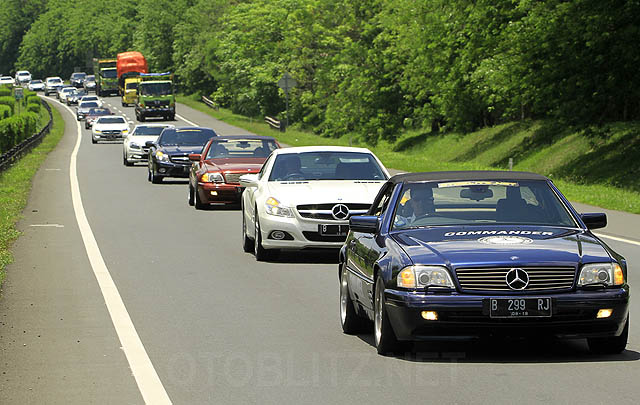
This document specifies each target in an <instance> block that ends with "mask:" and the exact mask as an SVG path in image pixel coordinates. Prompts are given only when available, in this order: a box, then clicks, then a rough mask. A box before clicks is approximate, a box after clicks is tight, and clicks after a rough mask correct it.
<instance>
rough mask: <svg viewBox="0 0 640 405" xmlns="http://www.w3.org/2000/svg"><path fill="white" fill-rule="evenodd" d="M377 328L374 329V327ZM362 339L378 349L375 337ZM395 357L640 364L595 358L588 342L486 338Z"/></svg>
mask: <svg viewBox="0 0 640 405" xmlns="http://www.w3.org/2000/svg"><path fill="white" fill-rule="evenodd" d="M372 328H373V326H372ZM358 337H359V338H360V339H361V340H362V341H363V342H366V343H367V344H369V345H370V346H371V347H373V348H374V350H375V346H374V340H373V334H361V335H358ZM406 350H407V351H406V352H405V353H402V354H394V355H392V356H391V357H395V358H396V359H399V360H404V361H408V362H417V363H456V362H458V363H514V364H515V363H591V362H593V363H597V362H626V361H638V360H640V353H638V352H636V351H634V350H625V351H624V352H622V353H620V354H615V355H594V354H591V353H590V352H589V349H588V347H587V342H586V340H585V339H573V340H567V339H555V338H535V339H534V338H520V339H518V338H483V339H478V340H471V341H456V342H452V341H447V342H441V341H434V342H416V343H413V344H409V345H408V346H407V349H406Z"/></svg>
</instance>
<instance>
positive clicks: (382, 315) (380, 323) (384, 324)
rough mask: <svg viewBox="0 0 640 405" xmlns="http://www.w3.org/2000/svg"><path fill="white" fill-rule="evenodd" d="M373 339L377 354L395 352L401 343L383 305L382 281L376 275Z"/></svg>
mask: <svg viewBox="0 0 640 405" xmlns="http://www.w3.org/2000/svg"><path fill="white" fill-rule="evenodd" d="M373 319H374V321H373V340H374V343H375V346H376V349H377V351H378V354H382V355H386V354H389V353H397V352H398V351H399V350H400V349H401V347H402V345H400V342H398V338H396V334H395V332H394V331H393V327H392V326H391V323H390V322H389V315H388V314H387V310H386V308H385V306H384V281H382V277H378V281H377V282H376V287H375V294H374V302H373Z"/></svg>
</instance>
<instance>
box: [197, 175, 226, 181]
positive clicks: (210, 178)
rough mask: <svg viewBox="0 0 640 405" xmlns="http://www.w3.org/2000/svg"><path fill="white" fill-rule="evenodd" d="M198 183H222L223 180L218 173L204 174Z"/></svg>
mask: <svg viewBox="0 0 640 405" xmlns="http://www.w3.org/2000/svg"><path fill="white" fill-rule="evenodd" d="M200 181H202V182H203V183H224V178H222V174H220V173H205V174H203V175H202V176H200Z"/></svg>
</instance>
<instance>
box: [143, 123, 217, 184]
mask: <svg viewBox="0 0 640 405" xmlns="http://www.w3.org/2000/svg"><path fill="white" fill-rule="evenodd" d="M214 136H217V134H216V133H215V131H214V130H213V129H211V128H203V127H179V128H167V129H164V130H163V131H162V132H161V133H160V136H159V137H158V139H157V140H156V141H155V142H147V143H146V146H148V147H149V157H148V161H149V164H148V177H147V179H148V180H149V181H150V182H152V183H154V184H158V183H160V182H162V179H164V178H165V177H182V178H188V177H189V169H190V168H191V160H189V154H191V153H201V152H202V148H203V147H204V145H205V144H206V143H207V142H208V141H209V139H211V138H213V137H214Z"/></svg>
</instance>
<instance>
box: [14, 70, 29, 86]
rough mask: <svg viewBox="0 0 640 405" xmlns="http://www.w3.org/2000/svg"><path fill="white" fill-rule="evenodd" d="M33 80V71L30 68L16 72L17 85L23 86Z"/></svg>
mask: <svg viewBox="0 0 640 405" xmlns="http://www.w3.org/2000/svg"><path fill="white" fill-rule="evenodd" d="M30 81H31V73H29V71H28V70H19V71H17V72H16V79H15V82H16V86H22V85H25V84H27V83H29V82H30Z"/></svg>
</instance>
